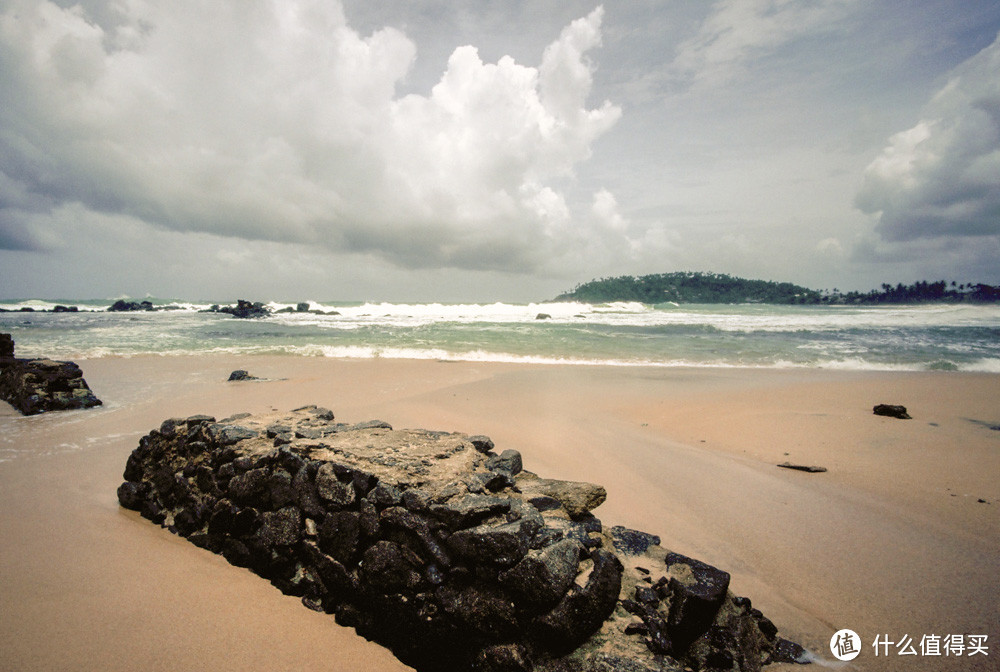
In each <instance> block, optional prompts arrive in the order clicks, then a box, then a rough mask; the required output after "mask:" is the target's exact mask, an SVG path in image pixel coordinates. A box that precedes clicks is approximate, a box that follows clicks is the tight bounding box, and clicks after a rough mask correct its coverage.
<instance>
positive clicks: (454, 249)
mask: <svg viewBox="0 0 1000 672" xmlns="http://www.w3.org/2000/svg"><path fill="white" fill-rule="evenodd" d="M86 7H87V9H86V10H85V9H82V8H81V7H80V6H74V7H71V8H62V7H60V6H58V5H57V4H55V3H53V2H49V1H47V0H8V1H7V2H5V3H4V5H3V9H2V10H0V98H2V100H0V103H2V104H0V248H3V247H6V248H10V249H25V248H28V249H30V248H32V247H43V246H44V245H45V244H47V241H48V238H47V234H46V231H45V222H46V221H48V220H47V215H50V214H52V213H55V212H57V211H59V210H60V209H61V208H64V207H65V206H66V205H67V204H75V206H76V207H82V208H84V209H85V210H86V211H88V212H91V213H95V214H97V215H100V214H104V215H106V216H108V217H115V216H127V217H130V218H134V219H136V220H139V221H143V222H146V223H147V224H149V225H152V226H155V227H159V228H162V229H166V230H175V231H198V232H204V233H210V234H214V235H221V236H229V237H235V238H242V239H247V240H273V241H281V242H293V243H306V244H309V245H314V246H318V247H323V248H327V249H330V250H332V251H336V252H361V253H370V254H375V255H377V256H379V257H381V258H383V259H386V260H389V261H391V262H392V263H396V264H398V265H401V266H407V267H417V266H438V265H440V266H453V267H464V268H504V269H511V270H516V269H522V270H523V269H532V268H537V267H538V266H540V265H542V264H544V263H545V262H544V260H545V259H546V256H547V255H548V254H550V253H552V252H553V251H557V250H560V249H561V247H560V246H561V245H563V243H562V242H561V236H563V235H564V234H565V233H566V232H567V231H572V232H573V234H574V236H576V237H578V238H580V239H582V240H586V239H587V237H588V235H589V233H588V231H587V230H586V227H588V226H591V223H592V218H591V217H589V214H588V213H587V212H586V210H587V205H586V204H583V205H582V206H580V208H581V211H582V212H581V213H580V216H579V217H576V216H574V207H573V206H572V204H571V203H569V202H568V199H567V196H566V194H565V193H563V192H562V191H560V189H561V187H560V186H559V185H564V184H566V178H571V177H572V175H573V170H574V167H575V166H576V165H578V164H579V163H580V162H582V161H585V160H587V159H588V157H589V156H590V151H591V149H590V148H591V145H592V143H593V142H594V141H595V140H596V139H597V138H598V137H600V136H601V135H602V134H604V133H606V132H607V131H608V130H609V129H610V128H611V127H612V126H613V125H614V124H615V122H616V121H617V119H618V118H619V116H620V114H621V111H620V109H619V108H618V107H616V106H614V105H612V104H611V103H610V102H604V103H603V104H602V105H599V106H597V107H595V108H590V107H588V102H587V99H588V97H589V94H590V91H591V86H592V74H593V70H594V66H593V64H592V63H591V62H590V60H589V59H588V56H587V55H588V53H589V52H590V51H591V50H593V49H594V48H596V47H598V46H599V45H600V43H601V21H602V17H603V10H602V9H601V8H597V9H596V10H594V11H593V12H591V13H590V14H589V15H587V16H586V17H584V18H581V19H579V20H577V21H574V22H572V23H571V24H570V25H569V26H567V27H566V28H565V29H564V30H563V31H562V33H561V34H560V35H559V36H558V38H557V39H556V40H555V41H554V42H553V43H552V44H550V45H549V46H548V48H546V49H545V51H544V53H543V54H542V57H541V62H540V64H539V65H538V66H537V67H531V66H527V65H522V64H519V63H517V62H515V61H514V60H513V59H512V58H510V57H504V58H501V59H499V61H498V62H496V63H484V62H483V61H482V59H481V58H480V57H479V54H478V52H477V50H476V49H475V48H474V47H472V46H461V47H458V48H457V49H455V50H454V52H453V53H452V55H451V57H450V59H449V60H448V64H447V68H446V70H445V71H444V73H443V74H442V76H441V78H440V81H439V82H438V83H437V84H436V85H435V86H434V87H433V89H432V90H431V91H430V92H428V93H427V94H426V95H417V94H411V95H406V96H401V95H398V94H397V88H398V86H399V84H400V83H401V82H402V81H403V79H404V78H405V77H406V76H407V74H408V73H409V71H410V68H411V67H412V64H413V63H414V59H415V57H416V46H415V45H414V43H413V42H412V41H411V40H410V39H409V38H408V37H407V36H406V35H405V34H404V33H402V32H401V31H399V30H397V29H394V28H383V29H381V30H378V31H376V32H374V33H372V34H371V35H368V36H363V35H361V34H359V33H358V32H357V31H356V30H354V29H353V28H352V27H351V26H350V25H348V22H347V20H346V18H345V16H344V13H343V10H342V8H341V7H340V5H339V3H336V2H327V1H320V0H284V1H281V2H279V1H278V0H246V1H241V0H217V1H216V2H212V3H203V2H195V1H193V0H179V1H177V2H170V3H163V2H155V1H153V0H127V1H123V2H105V3H100V2H89V3H88V4H87V5H86ZM50 219H53V220H54V218H50ZM595 226H596V225H595ZM605 233H606V232H605V231H603V230H601V231H598V232H595V235H602V236H603V235H605Z"/></svg>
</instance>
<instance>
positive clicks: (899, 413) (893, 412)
mask: <svg viewBox="0 0 1000 672" xmlns="http://www.w3.org/2000/svg"><path fill="white" fill-rule="evenodd" d="M872 411H873V412H874V413H875V415H884V416H886V417H888V418H899V419H900V420H910V419H911V418H910V414H909V413H907V412H906V406H897V405H895V404H878V405H876V406H875V408H873V409H872Z"/></svg>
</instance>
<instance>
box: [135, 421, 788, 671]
mask: <svg viewBox="0 0 1000 672" xmlns="http://www.w3.org/2000/svg"><path fill="white" fill-rule="evenodd" d="M279 439H280V444H278V445H277V446H276V445H275V444H276V443H278V441H279ZM521 461H522V460H521V456H520V454H519V453H517V452H516V451H512V450H507V451H503V452H502V453H500V454H499V455H498V454H497V453H495V452H494V451H493V442H492V441H490V440H489V438H487V437H483V436H475V437H469V436H466V435H464V434H451V433H446V432H432V431H426V430H394V429H392V428H391V427H390V426H389V424H388V423H385V422H381V421H370V422H362V423H356V424H353V425H351V424H344V423H334V421H333V413H332V412H330V411H328V410H327V409H320V408H317V407H315V406H307V407H303V408H301V409H298V410H296V411H293V412H291V413H288V414H269V415H261V416H246V415H240V416H234V417H233V418H231V419H229V420H227V421H222V422H216V421H215V419H214V418H212V417H210V416H207V415H203V416H191V417H188V418H172V419H169V420H166V421H164V422H163V423H162V424H161V426H160V428H159V429H157V430H154V431H152V432H150V433H149V434H148V435H147V436H145V437H143V438H142V440H141V441H140V442H139V446H138V447H137V448H136V449H135V450H134V451H133V452H132V454H131V455H130V456H129V459H128V462H127V464H126V468H125V474H124V476H125V482H124V483H122V485H121V486H120V487H119V489H118V498H119V502H120V503H121V505H122V506H123V507H125V508H128V509H132V510H135V511H138V512H139V513H140V514H141V515H143V516H144V517H146V518H148V519H150V520H152V521H154V522H156V523H159V524H162V525H164V526H166V527H168V528H169V529H171V530H172V531H174V532H176V533H177V534H180V535H182V536H184V537H187V538H188V539H189V540H190V541H191V542H192V543H195V544H197V545H198V546H201V547H203V548H206V549H208V550H211V551H213V552H215V553H220V554H221V555H223V556H224V557H225V558H226V559H227V560H228V561H229V562H230V563H232V564H234V565H237V566H241V567H247V568H249V569H250V570H252V571H253V572H256V573H257V574H259V575H261V576H262V577H265V578H267V579H269V580H270V581H271V582H272V583H273V584H274V585H275V586H276V587H278V588H279V589H280V590H282V591H283V592H285V593H288V594H291V595H297V596H300V597H301V598H302V602H303V604H304V605H305V606H307V607H309V608H310V609H315V610H318V611H325V612H326V613H330V614H334V615H335V616H336V619H337V622H338V623H341V624H342V625H347V626H350V627H354V628H355V629H356V630H357V631H358V632H359V633H360V634H362V635H363V636H365V637H368V638H370V639H373V640H375V641H378V642H380V643H382V644H383V645H385V646H387V647H389V648H390V649H392V651H393V652H394V653H395V654H396V655H397V656H398V657H399V658H400V659H401V660H403V661H404V662H406V663H407V664H409V665H412V666H413V667H415V668H416V669H418V670H420V671H421V672H445V671H448V672H450V671H452V670H477V671H492V672H528V671H530V670H538V671H540V672H566V671H569V670H573V671H577V670H579V671H591V672H598V671H608V670H637V671H640V672H653V671H659V672H663V671H668V670H683V669H685V668H686V667H689V668H693V669H716V670H729V671H730V672H732V671H734V670H737V671H743V672H748V671H756V670H759V669H760V667H761V665H762V664H764V663H765V662H768V661H771V660H784V659H787V657H788V656H789V655H791V654H790V653H789V652H790V651H791V652H794V648H793V647H794V645H792V644H791V643H785V640H780V639H778V638H777V634H776V633H777V629H776V628H775V627H774V625H773V624H772V623H771V622H770V621H769V620H767V619H766V618H765V617H764V616H763V615H762V614H760V612H759V611H756V610H753V609H751V608H750V602H749V600H746V599H744V598H737V597H734V596H733V595H731V594H730V593H729V592H728V585H729V575H728V574H727V573H725V572H723V571H721V570H719V569H717V568H714V567H711V566H709V565H706V564H704V563H700V562H698V561H697V560H694V559H691V558H686V557H684V556H680V555H677V554H673V553H668V552H667V551H666V550H665V549H663V548H662V547H661V546H660V545H659V539H658V538H657V537H656V536H654V535H651V534H648V533H645V532H640V531H637V530H628V529H626V528H623V527H613V528H611V530H610V532H606V531H605V530H604V527H603V525H602V523H601V521H600V520H599V519H597V518H596V517H594V515H593V514H592V513H591V511H592V510H593V509H595V508H596V507H597V506H599V505H600V504H601V503H602V502H603V501H604V499H605V497H606V496H607V495H606V492H605V491H604V488H601V487H600V486H597V485H593V484H589V483H577V482H567V481H557V480H553V479H542V478H539V477H538V476H537V475H535V474H532V473H530V472H526V471H523V469H522V466H523V465H522V464H521ZM637 617H638V619H639V620H638V621H637V620H636V618H637Z"/></svg>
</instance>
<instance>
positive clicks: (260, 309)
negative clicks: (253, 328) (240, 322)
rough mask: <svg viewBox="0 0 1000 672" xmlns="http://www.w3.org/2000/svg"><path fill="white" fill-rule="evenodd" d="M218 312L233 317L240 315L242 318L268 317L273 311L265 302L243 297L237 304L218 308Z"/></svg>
mask: <svg viewBox="0 0 1000 672" xmlns="http://www.w3.org/2000/svg"><path fill="white" fill-rule="evenodd" d="M218 312H220V313H227V314H229V315H232V316H233V317H239V318H241V319H249V318H254V317H267V316H268V315H270V314H271V311H270V310H269V309H268V308H267V306H265V305H264V304H263V303H260V302H259V301H258V302H256V303H251V302H250V301H244V300H243V299H239V300H238V301H237V302H236V305H235V306H222V307H221V308H219V309H218Z"/></svg>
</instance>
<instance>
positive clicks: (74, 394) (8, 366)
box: [0, 334, 101, 415]
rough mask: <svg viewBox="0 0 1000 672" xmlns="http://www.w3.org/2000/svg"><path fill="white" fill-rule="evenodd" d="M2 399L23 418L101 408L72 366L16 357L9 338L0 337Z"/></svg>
mask: <svg viewBox="0 0 1000 672" xmlns="http://www.w3.org/2000/svg"><path fill="white" fill-rule="evenodd" d="M0 337H6V338H2V339H0V399H3V400H4V401H6V402H7V403H9V404H10V405H11V406H13V407H14V408H16V409H17V410H18V411H19V412H20V413H21V414H23V415H35V414H37V413H44V412H46V411H67V410H75V409H81V408H91V407H93V406H100V405H101V400H100V399H98V398H97V397H96V396H95V395H94V393H93V392H92V391H91V390H90V387H89V386H88V385H87V381H86V380H84V379H83V372H82V371H81V370H80V367H79V366H77V365H76V364H75V363H73V362H57V361H54V360H51V359H19V358H16V357H14V341H13V339H11V337H10V334H0Z"/></svg>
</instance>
